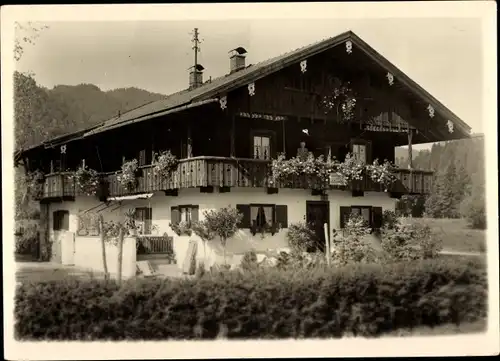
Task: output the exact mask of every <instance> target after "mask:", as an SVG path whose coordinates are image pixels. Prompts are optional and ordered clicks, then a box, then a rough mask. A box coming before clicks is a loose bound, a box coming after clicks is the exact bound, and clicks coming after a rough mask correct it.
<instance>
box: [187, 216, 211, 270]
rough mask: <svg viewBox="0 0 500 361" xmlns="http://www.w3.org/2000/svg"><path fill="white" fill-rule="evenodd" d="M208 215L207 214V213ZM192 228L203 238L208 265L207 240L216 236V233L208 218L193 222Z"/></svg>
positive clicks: (205, 259) (204, 254)
mask: <svg viewBox="0 0 500 361" xmlns="http://www.w3.org/2000/svg"><path fill="white" fill-rule="evenodd" d="M205 217H206V214H205ZM191 230H192V231H193V232H194V233H195V234H196V235H197V236H198V237H200V238H201V240H202V242H203V260H204V263H205V265H206V262H207V242H208V241H211V240H213V239H214V238H215V233H214V231H213V230H211V228H210V225H209V222H208V221H207V219H204V220H203V221H195V222H192V223H191Z"/></svg>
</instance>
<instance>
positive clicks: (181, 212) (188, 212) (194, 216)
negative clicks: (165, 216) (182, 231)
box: [170, 204, 199, 224]
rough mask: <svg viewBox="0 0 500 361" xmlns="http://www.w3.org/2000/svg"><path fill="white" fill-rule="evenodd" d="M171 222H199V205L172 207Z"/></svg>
mask: <svg viewBox="0 0 500 361" xmlns="http://www.w3.org/2000/svg"><path fill="white" fill-rule="evenodd" d="M170 213H171V223H172V224H179V223H180V222H186V223H187V224H191V222H197V221H198V219H199V217H198V215H199V206H196V205H192V204H188V205H180V206H176V207H171V208H170Z"/></svg>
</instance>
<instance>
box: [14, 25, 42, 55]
mask: <svg viewBox="0 0 500 361" xmlns="http://www.w3.org/2000/svg"><path fill="white" fill-rule="evenodd" d="M14 24H15V38H14V60H16V61H19V60H21V57H22V56H23V54H24V46H25V45H26V44H31V45H34V44H35V39H36V38H38V37H39V36H40V31H42V30H44V29H48V28H49V27H48V26H46V25H34V24H33V23H32V22H27V23H23V24H21V23H19V22H17V21H16V22H15V23H14Z"/></svg>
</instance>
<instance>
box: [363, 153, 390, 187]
mask: <svg viewBox="0 0 500 361" xmlns="http://www.w3.org/2000/svg"><path fill="white" fill-rule="evenodd" d="M393 169H394V165H392V164H391V163H390V162H389V161H388V160H387V159H386V160H384V163H383V164H379V162H378V159H375V160H374V161H373V164H369V165H367V166H366V171H367V173H368V175H369V176H370V178H371V180H372V181H373V182H375V183H377V184H379V185H380V186H381V187H382V188H383V189H384V192H387V191H388V189H389V187H390V185H391V184H392V183H393V182H394V181H395V180H396V177H395V176H394V174H393Z"/></svg>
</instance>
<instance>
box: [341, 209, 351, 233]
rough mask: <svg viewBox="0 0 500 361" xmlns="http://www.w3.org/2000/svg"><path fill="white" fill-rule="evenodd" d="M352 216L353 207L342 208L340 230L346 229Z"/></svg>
mask: <svg viewBox="0 0 500 361" xmlns="http://www.w3.org/2000/svg"><path fill="white" fill-rule="evenodd" d="M350 214H351V207H340V228H344V226H345V223H346V222H347V219H348V218H349V215H350Z"/></svg>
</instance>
